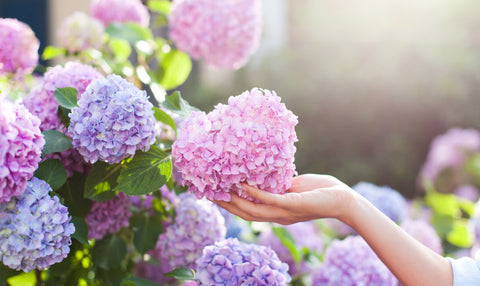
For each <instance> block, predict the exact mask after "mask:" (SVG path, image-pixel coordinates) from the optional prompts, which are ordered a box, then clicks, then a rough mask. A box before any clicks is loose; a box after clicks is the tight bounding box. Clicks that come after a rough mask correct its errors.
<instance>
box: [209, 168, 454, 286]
mask: <svg viewBox="0 0 480 286" xmlns="http://www.w3.org/2000/svg"><path fill="white" fill-rule="evenodd" d="M244 188H245V191H246V192H247V193H248V194H249V195H250V196H252V197H254V198H255V199H257V200H258V201H260V202H261V203H253V202H251V201H248V200H245V199H242V198H240V197H239V196H236V195H232V201H231V202H223V201H217V202H216V203H217V204H218V205H220V206H221V207H223V208H225V209H227V210H228V211H230V212H231V213H233V214H236V215H238V216H240V217H242V218H244V219H246V220H251V221H270V222H276V223H280V224H292V223H296V222H300V221H307V220H312V219H319V218H336V219H339V220H340V221H342V222H344V223H346V224H347V225H349V226H350V227H352V228H353V229H354V230H355V231H356V232H357V233H358V234H359V235H361V236H362V237H363V238H364V239H365V241H367V243H368V244H369V245H370V247H371V248H372V249H373V251H375V253H376V254H377V256H378V257H379V258H380V259H381V260H382V261H383V263H384V264H385V265H386V266H387V267H388V268H389V269H390V271H392V273H393V274H394V275H395V276H396V277H397V279H398V280H399V281H400V282H401V283H402V284H403V285H406V286H410V285H422V286H423V285H425V286H429V285H432V286H442V285H445V286H451V285H453V274H452V269H451V266H450V263H449V262H448V261H447V260H446V259H445V258H444V257H442V256H440V255H438V254H437V253H435V252H434V251H432V250H430V249H429V248H427V247H426V246H424V245H423V244H422V243H420V242H418V241H417V240H416V239H414V238H413V237H411V236H410V235H409V234H408V233H406V232H405V231H404V230H402V229H401V228H400V227H399V226H397V225H396V224H395V223H394V222H393V221H391V220H390V219H389V218H388V217H387V216H385V215H384V214H383V213H382V212H380V211H379V210H378V209H377V208H375V207H374V206H373V205H372V204H371V203H370V202H368V201H367V200H366V199H365V198H363V197H362V196H360V195H359V194H357V193H356V192H355V191H353V190H352V189H351V188H350V187H348V186H347V185H345V184H344V183H342V182H340V181H339V180H337V179H336V178H334V177H331V176H324V175H312V174H308V175H302V176H298V177H295V178H294V179H293V181H292V187H291V188H290V189H289V190H288V191H287V193H285V194H284V195H278V194H271V193H268V192H265V191H262V190H258V189H256V188H254V187H251V186H247V185H244Z"/></svg>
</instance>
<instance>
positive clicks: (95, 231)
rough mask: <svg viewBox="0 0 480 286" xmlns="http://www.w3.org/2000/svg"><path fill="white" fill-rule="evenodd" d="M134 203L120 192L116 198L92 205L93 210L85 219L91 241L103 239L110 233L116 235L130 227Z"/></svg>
mask: <svg viewBox="0 0 480 286" xmlns="http://www.w3.org/2000/svg"><path fill="white" fill-rule="evenodd" d="M131 204H132V202H131V201H130V199H129V198H128V196H127V195H125V194H124V193H122V192H120V193H118V195H117V196H115V197H114V198H112V199H110V200H108V201H103V202H96V201H94V202H93V203H92V209H91V210H90V212H89V213H88V214H87V216H86V217H85V221H86V222H87V225H88V238H89V239H97V240H98V239H102V238H104V237H105V236H106V235H107V234H109V233H116V232H118V231H119V230H120V229H121V228H122V227H124V226H128V219H129V218H130V216H131V215H132V213H131V212H130V205H131Z"/></svg>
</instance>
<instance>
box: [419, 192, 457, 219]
mask: <svg viewBox="0 0 480 286" xmlns="http://www.w3.org/2000/svg"><path fill="white" fill-rule="evenodd" d="M425 202H426V203H427V205H428V206H430V207H431V208H432V210H433V211H434V212H436V213H438V214H440V215H448V216H451V217H458V216H459V215H460V209H459V205H458V203H457V200H456V199H455V196H454V195H453V194H442V193H438V192H434V191H428V192H427V194H426V196H425Z"/></svg>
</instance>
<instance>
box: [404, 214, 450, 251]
mask: <svg viewBox="0 0 480 286" xmlns="http://www.w3.org/2000/svg"><path fill="white" fill-rule="evenodd" d="M401 227H402V228H403V229H404V230H405V231H406V232H408V233H409V234H410V235H411V236H413V237H414V238H415V239H417V240H418V241H420V242H421V243H423V244H424V245H425V246H427V247H428V248H430V249H431V250H433V251H435V252H436V253H438V254H442V253H443V248H442V241H441V239H440V237H439V236H438V234H437V232H436V231H435V228H433V226H431V225H430V224H429V223H428V222H426V221H425V220H422V219H418V220H412V219H406V220H404V221H403V222H402V224H401Z"/></svg>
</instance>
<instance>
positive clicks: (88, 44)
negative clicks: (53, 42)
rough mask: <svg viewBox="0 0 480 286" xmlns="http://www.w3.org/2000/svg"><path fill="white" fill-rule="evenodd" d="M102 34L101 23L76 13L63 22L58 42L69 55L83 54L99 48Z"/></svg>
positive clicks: (81, 13)
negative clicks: (88, 50)
mask: <svg viewBox="0 0 480 286" xmlns="http://www.w3.org/2000/svg"><path fill="white" fill-rule="evenodd" d="M104 32H105V27H104V26H103V23H102V22H100V21H99V20H97V19H95V18H93V17H90V16H89V15H87V14H85V13H83V12H79V11H77V12H75V13H73V14H72V15H70V16H69V17H67V18H65V20H63V22H62V24H61V26H60V29H59V30H58V40H59V41H60V45H61V46H62V47H64V48H66V49H67V50H68V51H69V52H70V53H75V52H83V51H85V50H87V49H90V48H92V49H98V48H100V46H101V45H102V44H103V41H104V38H105V35H104Z"/></svg>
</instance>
